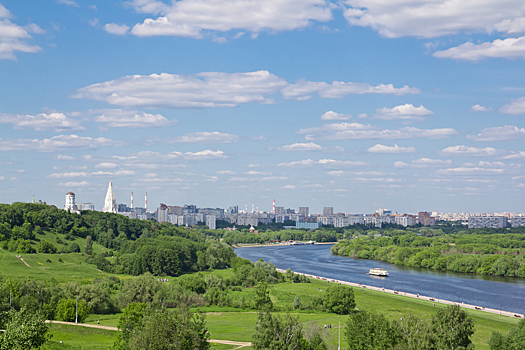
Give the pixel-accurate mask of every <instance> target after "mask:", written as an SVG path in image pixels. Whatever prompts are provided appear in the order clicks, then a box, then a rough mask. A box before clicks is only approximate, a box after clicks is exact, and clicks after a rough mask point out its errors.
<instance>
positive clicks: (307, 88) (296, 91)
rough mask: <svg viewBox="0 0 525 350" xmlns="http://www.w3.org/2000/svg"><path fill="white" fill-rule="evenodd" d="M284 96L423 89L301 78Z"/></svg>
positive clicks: (300, 98)
mask: <svg viewBox="0 0 525 350" xmlns="http://www.w3.org/2000/svg"><path fill="white" fill-rule="evenodd" d="M282 93H283V97H284V98H285V99H290V100H298V101H304V100H308V99H310V98H311V97H312V94H314V93H317V94H318V95H319V97H321V98H343V97H345V96H347V95H353V94H358V95H362V94H384V95H397V96H401V95H406V94H419V93H421V90H419V89H417V88H411V87H408V86H407V85H405V86H403V87H402V88H395V87H394V85H393V84H379V85H377V86H373V85H370V84H367V83H353V82H349V83H345V82H342V81H334V82H332V84H329V83H325V82H313V81H306V80H300V81H298V82H296V83H294V84H289V85H288V86H286V87H285V88H283V89H282Z"/></svg>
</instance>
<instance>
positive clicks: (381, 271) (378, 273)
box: [368, 267, 388, 277]
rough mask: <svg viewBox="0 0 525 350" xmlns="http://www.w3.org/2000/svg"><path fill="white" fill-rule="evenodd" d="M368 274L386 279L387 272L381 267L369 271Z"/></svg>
mask: <svg viewBox="0 0 525 350" xmlns="http://www.w3.org/2000/svg"><path fill="white" fill-rule="evenodd" d="M368 274H369V275H372V276H380V277H388V271H387V270H385V269H384V268H382V267H376V268H373V269H370V271H369V272H368Z"/></svg>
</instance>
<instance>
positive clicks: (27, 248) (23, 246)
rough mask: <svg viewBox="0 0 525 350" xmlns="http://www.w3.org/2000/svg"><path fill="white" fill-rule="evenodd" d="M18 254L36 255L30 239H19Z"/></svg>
mask: <svg viewBox="0 0 525 350" xmlns="http://www.w3.org/2000/svg"><path fill="white" fill-rule="evenodd" d="M16 252H17V253H18V254H30V253H34V252H35V249H34V248H33V247H32V246H31V242H30V241H29V240H28V239H19V240H18V245H17V247H16Z"/></svg>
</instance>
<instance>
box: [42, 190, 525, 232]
mask: <svg viewBox="0 0 525 350" xmlns="http://www.w3.org/2000/svg"><path fill="white" fill-rule="evenodd" d="M130 198H131V205H130V206H128V205H127V204H124V203H121V204H117V200H116V198H115V195H114V192H113V184H112V182H110V183H109V187H108V191H107V193H106V198H105V200H104V207H103V208H102V211H103V212H110V213H116V214H120V215H124V216H126V217H128V218H130V219H139V220H156V221H158V222H169V223H172V224H174V225H178V226H193V225H197V224H199V223H203V224H205V225H206V226H208V228H209V229H211V230H215V229H216V223H217V220H224V221H226V222H228V223H230V224H231V225H232V226H233V228H235V226H251V227H257V226H259V225H260V224H263V225H267V224H270V223H272V222H276V223H283V224H284V223H291V222H293V223H294V225H291V226H285V227H286V228H297V229H310V230H311V229H317V228H320V227H323V226H333V227H347V226H352V225H368V226H373V227H378V228H380V227H382V226H383V224H396V225H401V226H404V227H407V226H414V225H418V224H421V225H422V226H434V225H435V224H436V220H442V221H459V222H461V223H462V224H463V225H465V226H466V227H468V228H484V227H485V228H505V227H508V226H511V227H518V226H525V213H508V212H500V213H468V212H461V213H439V212H436V211H420V212H418V213H397V212H396V213H393V212H392V210H390V209H386V208H379V209H378V210H376V211H375V213H370V214H355V213H348V212H334V208H333V207H324V208H323V212H322V213H310V208H309V207H299V210H298V211H296V210H295V209H292V208H286V209H285V207H281V206H276V205H275V200H274V201H273V205H272V211H270V212H267V211H259V207H258V206H257V207H255V206H254V204H252V205H251V211H250V210H249V208H248V203H246V204H245V207H244V209H239V206H238V205H233V206H231V207H229V208H228V209H223V208H198V207H197V206H196V205H193V204H185V205H166V204H164V203H160V205H159V206H158V207H156V208H155V210H154V211H148V194H147V192H146V193H145V196H144V207H136V206H134V203H133V192H132V193H131V197H130ZM33 201H34V199H33ZM63 209H64V210H69V211H72V212H76V213H78V214H80V211H81V210H95V205H94V203H81V202H76V201H75V194H74V193H73V192H72V191H70V192H68V193H66V198H65V205H64V208H63Z"/></svg>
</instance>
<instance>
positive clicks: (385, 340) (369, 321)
mask: <svg viewBox="0 0 525 350" xmlns="http://www.w3.org/2000/svg"><path fill="white" fill-rule="evenodd" d="M344 332H345V336H346V341H347V342H348V349H350V350H386V349H394V347H395V346H396V345H397V344H398V343H399V341H400V335H399V332H398V330H397V327H396V325H395V324H394V323H391V322H390V321H388V320H387V319H386V318H385V316H383V315H382V314H378V313H374V312H367V311H361V312H357V313H354V314H351V315H350V317H349V318H348V321H347V322H346V329H345V331H344Z"/></svg>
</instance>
